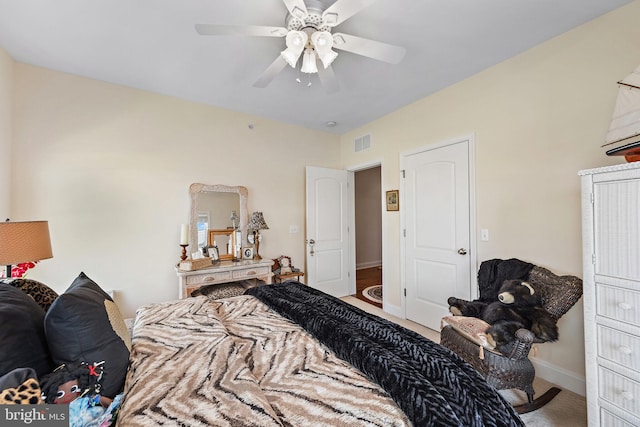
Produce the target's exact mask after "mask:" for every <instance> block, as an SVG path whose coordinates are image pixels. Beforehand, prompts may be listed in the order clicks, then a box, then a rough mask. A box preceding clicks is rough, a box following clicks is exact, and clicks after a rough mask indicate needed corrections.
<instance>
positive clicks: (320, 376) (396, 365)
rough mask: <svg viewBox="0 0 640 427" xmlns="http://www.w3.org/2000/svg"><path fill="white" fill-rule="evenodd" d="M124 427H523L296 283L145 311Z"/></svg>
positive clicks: (458, 378) (448, 370) (431, 351)
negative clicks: (449, 426) (442, 426)
mask: <svg viewBox="0 0 640 427" xmlns="http://www.w3.org/2000/svg"><path fill="white" fill-rule="evenodd" d="M132 335H133V337H132V348H131V356H130V365H129V370H128V373H127V377H126V382H125V389H124V401H123V403H122V407H121V409H120V412H119V414H118V425H120V426H126V427H130V426H151V425H188V426H208V425H220V426H308V425H312V426H319V425H330V426H341V425H343V426H355V425H363V426H364V425H366V426H411V425H415V426H427V425H459V426H484V425H487V426H491V425H493V426H523V425H524V424H523V423H522V421H521V420H520V418H519V417H518V415H517V414H516V413H515V411H514V410H513V408H512V406H511V405H510V404H509V403H508V402H507V401H506V400H504V399H503V398H502V397H501V396H500V395H499V394H498V392H497V391H496V390H495V389H493V388H492V387H491V386H489V385H488V384H487V383H486V382H485V381H484V380H483V379H482V377H481V376H480V375H479V374H478V373H477V372H476V371H475V370H474V369H473V368H472V367H471V366H470V365H468V364H467V363H466V362H464V361H463V360H462V359H461V358H459V357H458V356H456V355H455V354H454V353H452V352H450V351H449V350H447V349H445V348H444V347H442V346H440V345H439V344H436V343H433V342H432V341H429V340H428V339H426V338H424V337H422V336H421V335H419V334H416V333H414V332H412V331H409V330H407V329H405V328H403V327H401V326H399V325H396V324H394V323H392V322H389V321H386V320H384V319H381V318H379V317H376V316H374V315H371V314H368V313H366V312H364V311H362V310H360V309H358V308H356V307H353V306H351V305H349V304H347V303H345V302H343V301H341V300H339V299H337V298H334V297H331V296H329V295H327V294H324V293H322V292H320V291H318V290H316V289H314V288H311V287H308V286H305V285H303V284H300V283H297V282H287V283H285V284H281V285H270V286H261V287H256V288H251V289H249V290H247V292H246V293H245V294H244V295H240V296H235V297H231V298H224V299H220V300H211V299H209V298H207V297H205V296H199V297H195V298H188V299H184V300H177V301H170V302H165V303H160V304H153V305H147V306H144V307H142V308H140V309H139V310H138V313H137V316H136V320H135V323H134V326H133V333H132Z"/></svg>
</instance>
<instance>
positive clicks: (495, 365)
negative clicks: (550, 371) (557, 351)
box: [440, 259, 582, 414]
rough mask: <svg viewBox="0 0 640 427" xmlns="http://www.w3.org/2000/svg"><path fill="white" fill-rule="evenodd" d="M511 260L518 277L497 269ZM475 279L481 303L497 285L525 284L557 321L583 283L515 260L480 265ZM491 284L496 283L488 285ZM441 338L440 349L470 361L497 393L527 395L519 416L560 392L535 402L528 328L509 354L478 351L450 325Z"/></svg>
mask: <svg viewBox="0 0 640 427" xmlns="http://www.w3.org/2000/svg"><path fill="white" fill-rule="evenodd" d="M514 261H515V262H517V263H518V266H519V267H521V268H520V269H519V271H518V272H517V273H516V274H517V275H519V277H508V273H504V271H506V270H504V271H503V273H502V274H500V272H499V270H497V268H498V269H499V266H500V264H501V263H503V262H504V263H509V262H514ZM502 265H503V266H504V265H506V264H502ZM527 266H530V267H527ZM522 267H524V268H522ZM489 270H491V271H489ZM478 278H479V281H478V283H479V288H480V299H481V300H482V299H483V298H485V299H490V298H491V297H490V296H488V294H490V293H491V292H495V289H496V286H498V287H499V285H500V284H501V283H502V281H503V280H505V279H519V280H525V281H527V282H528V283H529V284H530V285H531V286H532V287H533V288H534V290H535V292H538V293H539V294H540V296H541V298H542V305H543V307H544V309H545V310H546V311H547V312H549V313H550V314H551V315H552V316H553V317H554V318H555V319H556V320H557V319H559V318H560V317H562V316H563V315H564V314H565V313H566V312H567V311H569V309H570V308H571V307H573V305H574V304H575V303H576V302H577V301H578V299H580V296H582V280H581V279H580V278H578V277H575V276H558V275H556V274H554V273H552V272H551V271H549V270H547V269H545V268H542V267H538V266H535V265H533V264H527V263H524V262H522V261H519V260H515V259H514V260H506V261H502V260H491V261H485V262H483V263H482V265H481V266H480V271H479V273H478ZM488 278H490V279H488ZM491 281H493V282H499V283H488V282H491ZM440 336H441V338H440V343H441V344H442V345H443V346H445V347H447V348H449V349H450V350H452V351H454V352H455V353H457V354H458V355H460V356H461V357H462V358H463V359H465V360H466V361H467V362H469V363H470V364H471V365H472V366H473V367H474V368H475V369H476V370H478V371H479V372H480V373H481V374H482V375H483V376H484V377H485V379H486V380H487V382H488V383H489V384H491V385H493V386H494V387H495V388H497V389H499V390H503V389H512V388H517V389H520V390H522V391H524V392H525V393H526V394H527V400H528V402H527V403H525V404H522V405H518V406H516V407H515V409H516V410H517V411H518V412H519V413H521V414H522V413H526V412H530V411H533V410H536V409H538V408H540V407H542V406H544V405H545V404H546V403H548V402H549V401H550V400H551V399H553V398H554V397H555V396H556V395H557V394H558V393H559V392H560V389H559V388H557V387H553V388H551V389H549V390H547V392H545V393H544V394H543V395H541V396H540V397H538V398H536V399H534V390H533V380H534V377H535V369H534V367H533V364H532V363H531V361H530V360H529V351H530V350H531V346H532V345H533V344H535V343H536V342H538V341H536V337H535V336H534V334H533V333H532V332H531V331H529V330H527V329H520V330H518V331H517V333H516V338H517V342H516V344H515V345H514V346H513V349H512V350H511V352H510V353H509V354H501V353H499V352H497V351H492V350H487V349H479V345H478V344H477V343H476V342H474V341H472V340H470V339H469V338H467V337H465V336H464V335H463V334H461V333H460V332H459V331H457V330H456V329H454V328H453V327H452V326H450V325H447V326H444V327H443V328H442V330H441V335H440ZM560 339H562V336H560ZM479 350H480V351H479Z"/></svg>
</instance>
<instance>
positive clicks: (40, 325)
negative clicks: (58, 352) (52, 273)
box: [0, 283, 53, 376]
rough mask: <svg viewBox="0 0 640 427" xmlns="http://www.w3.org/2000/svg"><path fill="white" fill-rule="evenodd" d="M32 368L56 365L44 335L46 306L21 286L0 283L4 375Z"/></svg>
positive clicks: (0, 358)
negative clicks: (52, 360) (36, 301)
mask: <svg viewBox="0 0 640 427" xmlns="http://www.w3.org/2000/svg"><path fill="white" fill-rule="evenodd" d="M16 368H32V369H33V370H35V371H36V373H37V374H38V376H41V375H44V374H47V373H49V372H51V370H52V369H53V366H52V363H51V358H50V357H49V350H48V348H47V341H46V339H45V335H44V310H43V309H42V308H41V307H40V306H38V304H36V303H35V301H34V300H33V298H31V297H30V296H29V295H27V294H25V293H24V292H22V291H21V290H20V289H18V288H14V287H13V286H9V285H7V284H4V283H0V376H3V375H5V374H7V373H8V372H10V371H13V370H14V369H16Z"/></svg>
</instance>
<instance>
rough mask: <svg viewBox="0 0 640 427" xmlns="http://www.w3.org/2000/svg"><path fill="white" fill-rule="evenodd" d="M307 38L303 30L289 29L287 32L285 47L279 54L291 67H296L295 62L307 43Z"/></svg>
mask: <svg viewBox="0 0 640 427" xmlns="http://www.w3.org/2000/svg"><path fill="white" fill-rule="evenodd" d="M307 40H308V37H307V34H306V33H305V32H303V31H289V33H288V34H287V38H286V43H287V48H286V49H285V50H283V51H282V52H280V55H281V56H282V58H284V60H285V61H287V64H289V65H290V66H291V67H292V68H296V63H297V62H298V58H299V57H300V54H301V53H302V51H303V50H304V46H305V45H306V44H307Z"/></svg>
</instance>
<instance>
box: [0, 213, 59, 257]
mask: <svg viewBox="0 0 640 427" xmlns="http://www.w3.org/2000/svg"><path fill="white" fill-rule="evenodd" d="M52 257H53V253H52V252H51V240H50V238H49V223H48V222H47V221H23V222H0V265H11V264H20V263H23V262H29V261H40V260H42V259H47V258H52Z"/></svg>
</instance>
